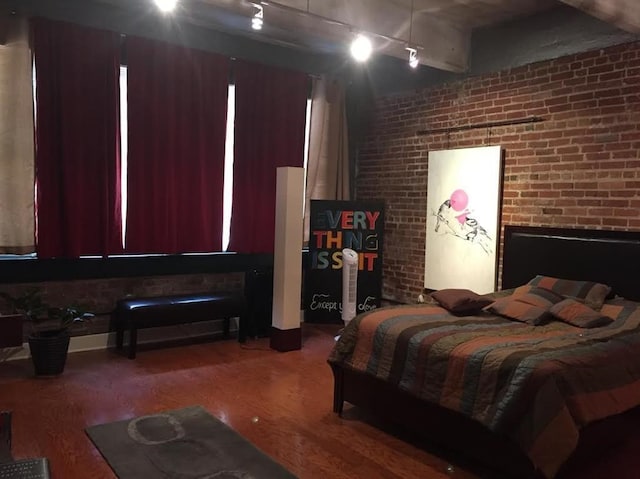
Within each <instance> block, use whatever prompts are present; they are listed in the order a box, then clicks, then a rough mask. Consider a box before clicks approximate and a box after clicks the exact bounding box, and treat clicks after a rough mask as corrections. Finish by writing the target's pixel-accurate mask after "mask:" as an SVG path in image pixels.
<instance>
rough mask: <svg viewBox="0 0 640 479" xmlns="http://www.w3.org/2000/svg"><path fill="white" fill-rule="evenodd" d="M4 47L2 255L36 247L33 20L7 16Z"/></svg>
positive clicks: (0, 89) (0, 84)
mask: <svg viewBox="0 0 640 479" xmlns="http://www.w3.org/2000/svg"><path fill="white" fill-rule="evenodd" d="M1 24H2V25H3V26H4V27H5V28H6V30H5V32H3V37H4V38H3V40H4V44H3V45H0V253H12V254H23V253H31V252H33V251H34V249H35V246H34V245H35V236H34V224H35V219H34V218H35V216H34V157H33V155H34V148H33V91H32V78H31V52H30V51H29V23H28V21H27V19H26V18H23V17H21V16H19V15H7V17H6V18H3V19H2V22H1Z"/></svg>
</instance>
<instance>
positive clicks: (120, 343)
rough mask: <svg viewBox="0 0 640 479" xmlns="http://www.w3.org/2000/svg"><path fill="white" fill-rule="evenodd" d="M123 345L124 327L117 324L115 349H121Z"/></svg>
mask: <svg viewBox="0 0 640 479" xmlns="http://www.w3.org/2000/svg"><path fill="white" fill-rule="evenodd" d="M123 346H124V328H121V327H120V326H118V328H117V329H116V349H118V350H122V347H123Z"/></svg>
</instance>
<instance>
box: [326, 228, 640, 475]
mask: <svg viewBox="0 0 640 479" xmlns="http://www.w3.org/2000/svg"><path fill="white" fill-rule="evenodd" d="M639 264H640V232H620V231H600V230H599V231H594V230H575V229H565V228H537V227H516V226H506V227H505V231H504V254H503V269H502V289H507V288H513V287H517V286H520V285H522V284H525V283H527V282H528V281H529V280H530V279H532V278H533V277H534V276H535V275H536V274H541V275H546V276H554V277H560V278H566V279H576V280H585V279H586V280H591V281H596V282H601V283H605V284H608V285H610V286H612V288H613V292H614V293H615V294H617V295H620V296H623V297H625V298H627V299H632V300H635V301H640V274H638V271H637V266H638V265H639ZM331 367H332V370H333V375H334V400H333V411H334V412H336V413H338V414H342V410H343V405H344V402H345V401H347V402H349V403H351V404H353V405H356V406H358V407H361V408H363V409H366V410H368V411H370V412H372V413H373V414H374V415H377V416H380V417H388V418H389V419H391V420H393V421H394V422H396V423H398V424H400V425H402V426H404V427H407V428H408V429H412V430H414V431H416V432H418V433H420V434H422V435H423V436H425V437H428V438H429V439H431V440H433V441H434V442H437V443H439V444H441V445H444V446H445V447H448V448H450V449H452V450H453V451H457V452H461V453H462V454H463V455H466V456H468V457H471V458H474V459H477V460H479V461H480V462H482V463H484V464H486V465H488V466H490V467H492V468H494V469H495V470H496V471H500V474H504V475H506V476H507V477H511V476H512V477H514V478H518V479H521V478H538V477H541V476H540V475H538V473H537V472H536V471H535V470H534V467H533V465H532V464H531V462H530V460H529V458H528V457H527V456H526V455H525V454H524V453H523V452H522V451H521V450H520V449H519V448H518V447H517V446H516V445H515V444H514V443H513V442H511V441H510V440H508V439H507V438H506V437H500V436H498V435H496V434H495V433H492V432H491V431H489V429H487V428H486V427H485V426H483V425H482V424H480V423H478V422H476V421H473V420H471V419H469V418H467V417H466V416H463V415H461V414H459V413H456V412H454V411H451V410H449V409H446V408H443V407H441V406H438V405H435V404H431V403H427V402H425V401H423V400H421V399H419V398H417V397H415V396H412V395H410V394H408V393H406V392H404V391H401V390H398V389H396V388H395V387H393V386H391V385H389V384H387V383H385V382H384V381H381V380H379V379H377V378H375V377H372V376H367V375H365V374H362V373H358V372H355V371H352V370H350V369H344V368H341V367H339V366H336V365H332V366H331ZM390 411H392V412H393V416H392V417H389V412H390ZM639 428H640V408H635V409H633V410H631V411H628V412H626V413H624V414H620V415H617V416H612V417H610V418H607V419H604V420H602V421H598V422H595V423H593V424H590V425H588V426H587V427H585V428H583V429H582V430H581V434H580V440H579V443H578V448H577V449H576V451H575V452H574V454H573V455H572V456H571V458H569V460H568V461H567V463H565V465H564V466H563V468H562V469H561V471H560V473H559V474H558V477H570V476H571V473H572V469H573V467H574V466H576V465H578V464H581V463H582V462H583V461H584V460H585V459H586V458H589V457H591V456H593V455H594V454H596V453H597V455H596V456H595V457H598V458H602V456H603V451H604V450H606V449H608V448H609V449H610V448H612V446H613V445H615V444H618V443H620V442H621V441H623V440H624V439H625V438H627V437H629V435H630V434H633V433H635V434H638V432H636V430H637V429H639ZM496 474H498V472H496ZM491 477H496V476H494V475H492V476H491Z"/></svg>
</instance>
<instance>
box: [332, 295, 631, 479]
mask: <svg viewBox="0 0 640 479" xmlns="http://www.w3.org/2000/svg"><path fill="white" fill-rule="evenodd" d="M639 307H640V304H638V303H633V302H630V301H624V300H614V301H611V302H608V303H606V304H605V305H604V306H603V308H602V312H603V313H604V314H606V315H607V316H610V317H613V318H616V319H615V321H614V322H613V323H611V324H610V325H608V326H605V327H601V328H594V329H581V328H577V327H574V326H571V325H568V324H565V323H562V322H551V323H549V324H547V325H544V326H529V325H527V324H524V323H520V322H516V321H511V320H508V319H505V318H502V317H498V316H493V315H490V314H488V313H487V314H485V313H482V314H480V315H477V316H467V317H455V316H452V315H450V314H449V313H448V312H447V311H446V310H445V309H442V308H440V307H438V306H434V305H413V306H398V307H390V308H381V309H377V310H374V311H371V312H368V313H365V314H362V315H360V316H358V317H356V318H355V319H354V320H353V321H351V322H350V324H349V325H348V327H347V328H346V330H345V331H344V334H343V335H342V336H341V338H340V340H339V341H338V342H337V343H336V345H335V348H334V350H333V351H332V353H331V356H330V358H329V362H330V363H336V364H341V365H342V366H343V367H345V368H350V369H353V370H356V371H360V372H364V373H366V374H370V375H372V376H375V377H377V378H379V379H382V380H384V381H387V382H389V383H392V384H394V385H396V386H397V387H398V388H400V389H403V390H405V391H407V392H410V393H411V394H414V395H415V396H418V397H420V398H422V399H424V400H426V401H430V402H432V403H436V404H439V405H441V406H444V407H446V408H449V409H451V410H454V411H457V412H459V413H461V414H464V415H466V416H468V417H470V418H472V419H474V420H476V421H479V422H480V423H482V424H484V425H485V426H486V427H487V428H489V429H490V430H492V431H494V432H496V433H498V434H504V435H506V436H507V437H509V438H511V439H512V440H513V441H515V442H516V443H517V444H518V445H519V446H520V447H521V448H522V450H523V451H524V452H525V453H526V454H527V455H528V456H529V458H530V459H531V461H532V463H533V464H534V465H535V466H536V467H537V468H538V469H539V470H540V471H541V472H542V473H543V474H544V475H545V476H546V477H549V478H551V477H554V476H555V474H556V473H557V471H558V469H559V468H560V466H561V465H562V463H563V462H564V461H565V460H566V459H567V458H568V457H569V455H570V454H571V453H572V452H573V450H574V449H575V447H576V445H577V442H578V435H579V432H580V428H581V427H582V426H584V425H586V424H588V423H590V422H592V421H595V420H598V419H602V418H604V417H607V416H611V415H614V414H617V413H620V412H624V411H626V410H628V409H630V408H632V407H634V406H636V405H638V404H640V309H639Z"/></svg>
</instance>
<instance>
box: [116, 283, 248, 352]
mask: <svg viewBox="0 0 640 479" xmlns="http://www.w3.org/2000/svg"><path fill="white" fill-rule="evenodd" d="M244 312H245V300H244V296H243V295H242V294H236V293H193V294H182V295H174V296H158V297H147V298H124V299H121V300H119V301H118V303H117V304H116V309H115V311H114V313H113V321H114V326H115V329H116V347H117V348H118V350H122V348H123V343H124V332H125V330H128V331H129V358H130V359H135V357H136V348H137V341H138V329H141V328H152V327H156V326H171V325H174V324H184V323H193V322H196V321H209V320H213V319H223V320H224V335H225V337H228V336H229V320H230V319H231V318H234V317H241V316H243V315H244Z"/></svg>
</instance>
